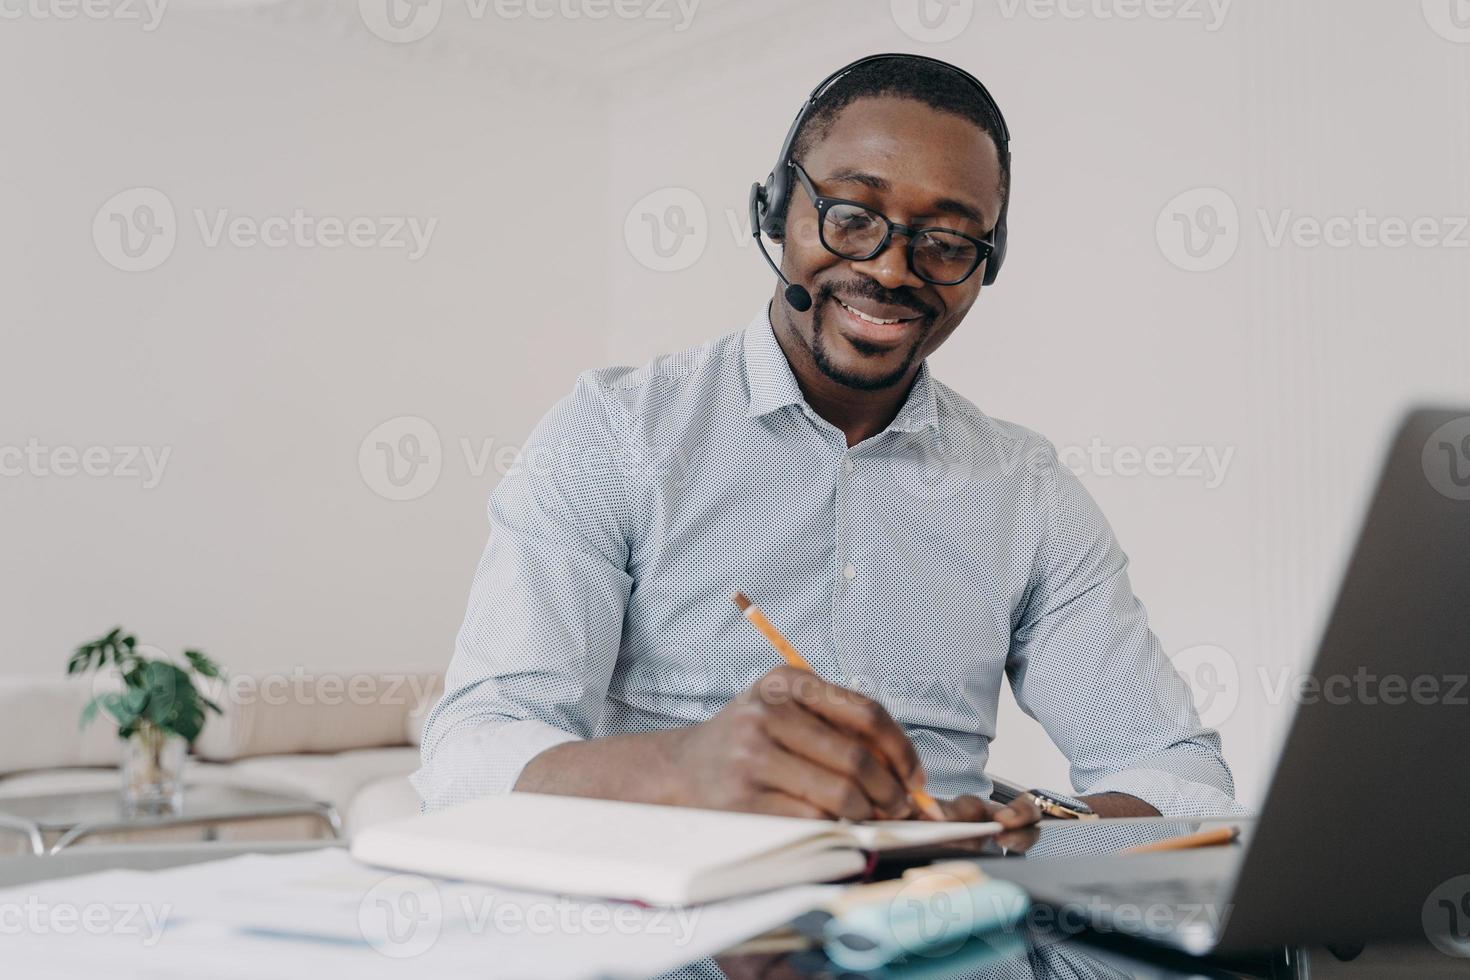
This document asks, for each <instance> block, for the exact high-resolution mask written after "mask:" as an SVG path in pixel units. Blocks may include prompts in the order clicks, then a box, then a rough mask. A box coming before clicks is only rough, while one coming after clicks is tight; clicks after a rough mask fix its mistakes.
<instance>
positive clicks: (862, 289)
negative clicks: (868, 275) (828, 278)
mask: <svg viewBox="0 0 1470 980" xmlns="http://www.w3.org/2000/svg"><path fill="white" fill-rule="evenodd" d="M838 295H841V296H846V297H850V298H852V299H870V300H872V301H874V302H875V303H883V304H886V305H888V306H901V307H903V308H904V309H907V310H912V311H913V312H914V313H916V314H918V315H919V316H922V317H924V318H925V319H932V318H933V317H934V315H935V314H936V313H937V312H938V311H936V310H935V309H934V307H932V306H930V305H929V304H928V303H926V302H924V301H923V300H921V299H919V297H917V296H915V295H914V294H913V292H912V291H910V290H909V289H884V288H883V287H882V286H880V285H878V284H877V283H876V282H874V281H873V280H871V279H852V280H848V281H845V282H829V283H823V284H822V285H821V286H820V287H819V288H818V289H817V296H816V301H817V305H821V304H822V303H823V302H825V301H827V300H829V299H831V298H833V297H834V296H838Z"/></svg>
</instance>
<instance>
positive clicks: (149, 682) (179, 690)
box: [66, 627, 220, 813]
mask: <svg viewBox="0 0 1470 980" xmlns="http://www.w3.org/2000/svg"><path fill="white" fill-rule="evenodd" d="M160 654H161V651H160ZM183 659H184V663H183V664H182V665H181V664H177V663H174V662H173V661H172V660H171V659H167V658H166V657H164V656H162V655H161V656H159V657H147V656H144V655H143V653H141V652H140V647H139V645H138V641H137V639H136V637H134V636H133V635H132V634H130V633H124V632H123V631H122V627H118V628H117V629H115V630H113V631H112V632H110V633H108V634H107V635H106V636H103V637H99V638H98V639H96V640H93V641H92V642H91V643H84V644H82V645H81V646H79V647H77V649H76V652H75V653H73V654H72V656H71V659H70V660H69V661H67V665H66V672H67V674H69V675H70V674H85V673H88V672H89V671H99V672H100V671H103V670H105V669H107V668H111V669H112V670H113V671H114V672H115V674H116V676H117V677H118V678H119V679H121V681H122V689H121V690H116V691H105V692H103V693H100V694H97V695H96V696H95V697H93V698H92V699H91V700H90V701H88V702H87V704H86V706H85V707H84V708H83V709H82V717H81V725H82V727H85V726H86V725H88V724H89V723H90V722H91V721H92V720H93V719H94V718H96V717H97V713H98V712H99V711H101V712H105V713H106V714H107V715H108V716H110V717H111V718H112V720H113V721H115V722H117V734H118V737H119V738H121V739H122V740H123V742H124V745H125V748H124V752H123V765H122V776H123V785H122V797H123V808H124V810H126V811H128V812H129V813H167V812H173V811H176V810H178V809H179V807H180V806H181V805H182V802H183V792H184V784H183V768H184V759H185V757H186V756H187V753H188V749H189V743H191V742H192V741H194V739H195V738H197V737H198V736H199V733H200V731H202V730H203V728H204V722H205V719H206V717H207V712H210V711H213V712H214V713H215V714H219V713H220V708H219V705H217V704H215V703H214V702H213V701H211V700H209V698H207V697H205V696H204V695H203V694H202V693H201V692H200V691H199V689H198V688H197V687H195V686H194V680H195V678H203V677H208V678H219V677H220V669H219V667H218V666H217V665H216V664H215V662H214V661H213V660H211V659H209V658H208V657H206V656H205V655H204V654H202V653H200V652H199V651H198V650H185V651H184V658H183Z"/></svg>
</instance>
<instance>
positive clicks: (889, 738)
mask: <svg viewBox="0 0 1470 980" xmlns="http://www.w3.org/2000/svg"><path fill="white" fill-rule="evenodd" d="M756 688H757V689H758V692H759V694H760V696H761V697H762V698H763V699H765V700H767V703H777V702H780V701H783V700H789V701H792V702H795V703H796V704H799V705H800V706H801V707H803V708H805V709H806V710H808V711H810V712H812V713H813V714H815V715H817V716H818V717H819V718H821V719H823V720H824V721H826V722H828V723H829V724H831V725H833V726H835V727H837V728H841V729H845V730H847V731H850V732H854V733H856V734H858V735H860V736H862V737H863V738H864V739H865V740H867V742H868V743H869V744H870V745H871V746H872V747H873V749H875V750H876V751H877V752H878V753H879V754H880V755H881V756H882V757H883V759H884V760H885V761H886V762H887V763H888V764H889V765H890V766H892V767H893V769H894V770H895V771H896V772H897V773H898V775H899V776H900V777H901V778H902V779H903V780H904V781H905V782H907V783H910V784H912V783H922V782H923V768H922V767H921V766H920V764H919V754H918V753H917V752H915V751H914V746H913V743H912V742H910V741H909V739H908V736H907V735H905V734H904V731H903V729H902V728H900V727H899V725H898V723H897V722H896V721H894V720H893V718H892V717H890V716H889V714H888V712H887V711H886V710H885V709H884V708H883V706H882V705H881V704H879V703H878V702H877V701H874V700H873V699H872V698H870V697H868V696H866V695H864V694H859V693H858V692H857V691H852V690H849V689H847V688H845V687H840V686H839V685H836V684H832V683H829V682H827V681H825V680H823V679H822V678H820V677H818V676H817V675H816V674H812V673H809V672H807V671H804V670H798V669H796V668H794V667H787V666H780V667H777V668H775V669H774V670H771V671H769V672H767V673H766V674H765V676H763V677H762V678H761V679H760V680H759V681H757V682H756Z"/></svg>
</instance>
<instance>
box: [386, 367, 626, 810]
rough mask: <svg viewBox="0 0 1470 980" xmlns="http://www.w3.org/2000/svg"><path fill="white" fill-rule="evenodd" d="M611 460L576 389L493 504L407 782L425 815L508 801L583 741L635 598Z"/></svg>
mask: <svg viewBox="0 0 1470 980" xmlns="http://www.w3.org/2000/svg"><path fill="white" fill-rule="evenodd" d="M622 458H623V456H622V449H621V444H620V443H619V441H618V437H617V434H616V432H615V429H614V425H613V423H612V421H611V420H610V419H609V417H608V406H607V404H606V402H605V400H604V397H603V392H602V391H601V388H600V386H599V385H598V384H597V382H596V381H595V379H592V378H589V377H585V376H584V377H583V378H581V379H579V380H578V383H577V386H576V388H575V389H574V390H573V391H572V393H571V394H570V395H568V396H567V397H566V398H564V399H562V401H561V402H559V403H558V404H557V405H556V406H555V407H554V408H553V409H552V410H551V412H550V413H548V414H547V416H546V417H545V418H544V419H542V421H541V422H540V424H538V425H537V426H536V429H535V431H534V432H532V434H531V436H530V438H529V439H528V440H527V442H526V445H525V447H524V448H523V449H522V450H521V453H520V455H519V457H518V458H517V460H516V463H515V465H514V466H513V467H512V469H511V471H510V472H509V473H507V474H506V475H505V477H504V478H503V479H502V480H501V481H500V483H499V484H498V485H497V486H496V488H495V490H494V491H493V492H492V493H491V495H490V504H489V518H490V538H489V541H488V543H487V544H486V546H485V551H484V554H483V555H482V557H481V559H480V563H479V566H478V568H477V569H476V572H475V578H474V584H473V585H472V587H471V591H470V600H469V607H468V609H467V610H466V613H465V619H464V625H463V626H462V627H461V628H460V631H459V636H458V639H457V641H456V644H455V652H454V659H453V661H452V662H451V664H450V667H449V671H448V674H447V676H446V678H445V692H444V696H443V697H442V698H441V699H440V701H439V703H438V704H437V705H436V706H435V707H434V710H433V711H432V713H431V714H430V716H429V719H428V722H427V724H426V725H425V730H424V737H423V744H422V749H421V751H422V756H423V765H422V768H421V769H420V770H419V771H418V772H417V773H415V774H414V776H413V782H414V785H415V787H416V788H417V789H418V791H419V794H420V796H422V797H423V800H424V806H425V809H438V808H440V807H444V806H449V805H452V804H454V803H460V802H464V801H466V800H470V799H475V798H478V797H482V796H490V795H495V794H498V793H505V792H509V791H510V789H511V787H512V786H513V785H514V784H515V781H516V779H517V778H518V777H519V776H520V773H521V770H522V769H523V768H524V766H525V764H526V763H527V762H528V761H529V760H531V759H532V758H534V757H536V756H537V755H539V754H540V753H541V752H543V751H545V750H546V749H548V748H550V747H551V746H554V745H560V744H563V743H566V742H571V741H575V740H577V739H583V738H589V737H591V735H592V734H593V732H594V730H595V728H596V725H597V722H598V720H599V719H600V718H601V717H602V712H603V705H604V701H605V699H606V696H607V688H608V683H609V681H610V679H611V677H612V671H613V667H614V665H615V664H616V662H617V656H618V645H619V642H620V639H621V634H622V625H623V614H624V611H625V609H626V606H627V601H628V595H629V593H630V592H631V589H632V577H631V576H630V575H629V574H628V572H627V560H628V527H629V515H630V510H629V503H628V499H627V477H626V473H625V472H624V471H623V467H622V465H621V464H622Z"/></svg>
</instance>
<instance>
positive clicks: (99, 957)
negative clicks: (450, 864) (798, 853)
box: [0, 848, 833, 980]
mask: <svg viewBox="0 0 1470 980" xmlns="http://www.w3.org/2000/svg"><path fill="white" fill-rule="evenodd" d="M832 891H833V887H832V886H802V887H797V888H786V889H780V890H777V891H773V892H768V893H766V894H764V895H757V896H752V897H749V898H742V899H736V900H731V901H726V902H716V903H711V904H708V905H704V906H695V907H691V908H685V909H655V908H644V907H641V906H637V905H630V904H626V903H618V902H596V901H583V900H573V899H566V898H562V897H559V896H554V895H544V894H538V893H532V892H522V891H512V890H509V889H505V888H494V887H489V886H482V885H473V884H466V883H461V882H453V881H444V880H429V879H426V878H421V877H418V876H415V875H399V874H390V873H385V872H382V871H379V870H376V869H372V868H368V867H365V866H363V865H359V864H357V863H356V862H355V861H353V860H352V859H351V858H350V857H349V856H348V855H347V853H346V852H345V851H344V850H342V849H339V848H324V849H322V850H318V851H308V852H303V853H300V854H291V855H272V856H265V855H247V856H244V857H239V858H233V859H230V860H227V861H218V862H210V863H208V864H199V865H190V866H187V867H183V868H175V869H170V870H166V871H159V872H131V871H112V872H104V873H102V874H96V875H85V876H79V877H76V878H67V879H62V880H60V881H54V882H42V883H38V884H36V885H33V886H28V887H26V888H22V889H12V890H10V891H6V892H0V908H4V907H6V906H7V905H8V904H12V903H17V902H29V903H30V905H31V907H33V908H45V909H61V908H66V907H73V908H77V909H79V910H81V909H83V908H84V907H85V908H91V909H114V910H117V911H115V912H114V913H113V915H112V918H111V920H110V921H111V924H112V927H111V928H107V929H104V930H101V931H88V930H80V929H78V930H73V931H72V932H70V933H68V934H62V933H60V932H59V931H58V930H57V929H56V928H54V927H47V926H46V925H45V922H46V920H45V919H44V917H43V919H42V920H39V921H41V922H42V924H43V927H42V928H41V929H40V930H35V929H28V930H26V931H24V932H22V933H21V934H19V935H7V936H6V937H5V945H6V952H5V956H4V959H5V961H6V964H7V966H11V965H15V966H19V965H20V964H22V963H23V964H25V967H24V969H22V970H21V972H20V974H19V975H23V976H27V977H37V978H52V977H83V976H86V977H90V978H93V980H95V977H97V976H103V975H105V976H107V977H109V980H111V978H131V977H138V978H142V977H147V978H150V980H172V978H175V977H177V978H179V980H184V978H188V980H198V978H199V977H200V976H207V977H210V978H221V980H231V978H236V977H239V978H242V980H243V978H247V977H248V978H251V980H254V978H257V977H260V976H268V975H273V973H272V971H275V972H279V973H281V974H282V975H286V976H306V975H313V976H323V977H326V976H343V977H345V976H350V977H351V978H352V980H375V978H378V977H394V978H396V977H405V976H416V977H417V976H433V977H435V980H448V978H453V977H461V976H463V977H474V978H476V980H480V978H487V980H493V978H496V977H514V978H523V977H528V976H535V977H546V978H549V980H556V978H587V977H646V976H651V975H655V974H658V973H662V972H666V971H668V970H672V969H674V968H676V967H678V966H681V965H683V964H684V963H687V962H690V961H692V960H696V959H700V958H702V957H704V956H708V955H711V954H713V953H717V952H719V951H721V950H724V949H727V948H729V947H730V946H732V945H734V944H735V943H737V942H739V941H740V940H742V939H745V938H748V937H749V936H752V935H756V934H758V933H760V932H764V931H765V930H767V929H769V928H771V927H773V926H776V925H779V924H781V923H783V922H786V921H788V920H790V919H791V918H793V917H794V916H796V915H799V914H800V913H802V912H804V911H806V910H808V909H810V908H811V907H813V906H814V905H816V904H818V903H820V902H821V901H822V900H823V899H824V898H825V897H827V896H828V895H830V893H831V892H832ZM128 908H132V909H135V910H136V911H135V916H134V919H133V925H135V926H136V927H137V928H135V929H132V930H125V929H124V928H122V919H121V913H122V912H123V911H125V910H126V909H128ZM99 921H101V920H100V917H99ZM150 924H151V925H150ZM160 924H161V930H160V928H155V926H159V925H160ZM347 971H351V972H350V973H348V972H347ZM431 971H432V972H431ZM7 972H8V971H7Z"/></svg>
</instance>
